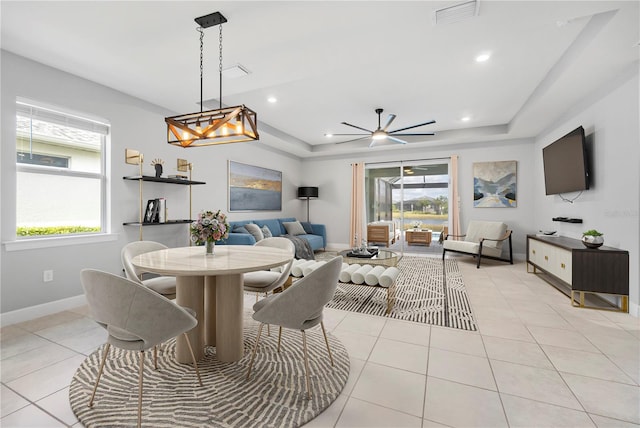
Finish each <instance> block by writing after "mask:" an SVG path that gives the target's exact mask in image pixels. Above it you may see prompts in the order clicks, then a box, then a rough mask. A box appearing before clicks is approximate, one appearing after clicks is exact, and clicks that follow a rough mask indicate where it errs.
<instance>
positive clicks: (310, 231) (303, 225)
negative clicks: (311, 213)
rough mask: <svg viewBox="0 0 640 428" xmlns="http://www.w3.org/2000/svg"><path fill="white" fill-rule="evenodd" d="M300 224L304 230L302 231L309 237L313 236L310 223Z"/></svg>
mask: <svg viewBox="0 0 640 428" xmlns="http://www.w3.org/2000/svg"><path fill="white" fill-rule="evenodd" d="M300 224H301V225H302V228H303V229H304V231H305V232H307V234H309V235H312V234H313V228H312V227H311V223H309V222H308V221H301V222H300Z"/></svg>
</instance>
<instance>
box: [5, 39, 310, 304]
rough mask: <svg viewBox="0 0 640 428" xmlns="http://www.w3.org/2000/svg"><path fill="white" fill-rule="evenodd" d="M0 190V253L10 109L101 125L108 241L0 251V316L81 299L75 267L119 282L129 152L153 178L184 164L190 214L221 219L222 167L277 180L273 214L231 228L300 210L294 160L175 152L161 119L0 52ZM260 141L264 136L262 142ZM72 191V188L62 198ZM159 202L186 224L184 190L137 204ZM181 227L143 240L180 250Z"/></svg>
mask: <svg viewBox="0 0 640 428" xmlns="http://www.w3.org/2000/svg"><path fill="white" fill-rule="evenodd" d="M1 54H2V57H1V66H2V70H1V79H2V81H1V88H2V91H1V101H0V102H1V117H0V120H1V122H0V124H1V134H0V137H1V141H2V146H1V152H0V159H1V162H2V164H1V181H0V195H1V198H0V217H1V219H2V223H1V224H0V239H1V240H2V242H3V244H4V243H6V242H7V241H12V240H13V239H14V237H15V219H16V199H15V198H16V180H15V171H16V170H15V158H16V155H15V147H16V143H15V141H16V139H15V110H16V109H15V102H16V97H22V98H28V99H31V100H34V101H40V102H43V103H46V104H49V105H54V106H60V107H62V108H64V109H67V110H74V111H77V112H84V113H85V114H88V115H91V116H97V117H100V118H103V119H105V120H107V121H109V122H110V123H111V131H112V133H111V142H110V155H111V164H110V168H109V169H110V172H111V180H110V183H109V188H110V192H111V220H110V226H111V232H112V233H113V234H114V235H115V236H114V239H113V240H112V241H108V242H100V243H88V244H82V245H71V246H64V247H52V248H38V249H24V250H17V251H7V246H6V245H2V252H1V258H0V264H1V266H2V272H1V274H0V278H1V279H0V281H1V282H0V289H1V296H0V297H1V308H0V310H1V313H2V314H5V313H7V312H11V311H16V310H19V309H22V308H26V307H31V306H35V305H39V304H43V303H47V302H53V301H57V300H62V299H67V298H70V297H73V296H78V295H81V294H82V289H81V286H80V281H79V273H80V270H81V269H83V268H85V267H92V268H97V269H103V270H106V271H110V272H114V273H120V272H121V269H122V268H121V264H120V249H121V248H122V246H123V245H124V244H125V243H127V242H130V241H135V240H137V239H138V228H136V227H130V226H123V225H122V223H123V222H126V221H136V220H137V219H138V205H139V203H138V194H139V190H138V183H137V182H134V181H125V180H122V177H123V176H126V175H135V174H137V173H138V167H137V166H133V165H127V164H125V162H124V151H125V148H131V149H136V150H139V151H140V152H142V153H143V154H144V156H145V161H144V173H145V174H149V175H153V174H154V169H153V167H152V166H151V164H150V162H151V161H152V160H153V159H155V158H160V159H162V160H164V162H165V163H164V174H165V175H166V174H172V173H176V172H177V171H176V168H175V165H176V159H177V158H183V159H187V160H188V161H190V162H192V163H193V165H194V169H193V179H194V180H198V181H205V182H206V183H207V184H206V185H200V186H193V213H194V215H195V214H196V213H197V212H198V211H199V210H201V209H212V210H215V209H222V210H223V211H227V161H228V160H229V159H231V160H235V161H239V162H245V163H251V164H253V165H258V166H265V167H269V168H272V169H277V170H280V171H282V172H283V197H282V199H283V204H282V211H281V212H263V213H238V214H235V213H234V214H232V216H231V217H232V218H233V219H241V218H274V217H282V216H296V217H299V218H301V216H302V215H303V214H304V215H305V216H306V210H305V207H304V205H303V203H302V201H300V200H298V199H296V190H297V187H298V185H299V183H298V182H297V181H298V177H299V176H300V174H299V168H300V161H299V160H298V159H297V158H295V157H291V156H288V155H284V154H281V153H277V152H275V151H274V150H271V149H268V148H267V147H264V146H263V145H262V144H261V143H248V144H229V145H223V146H219V147H206V148H193V149H182V148H179V147H176V146H172V145H169V144H167V143H166V125H165V124H164V117H165V116H168V115H172V114H176V112H169V111H166V110H164V109H162V108H159V107H157V106H154V105H151V104H149V103H146V102H143V101H141V100H139V99H136V98H133V97H130V96H128V95H125V94H123V93H121V92H118V91H115V90H113V89H110V88H107V87H104V86H101V85H98V84H96V83H93V82H90V81H87V80H84V79H81V78H78V77H77V76H73V75H71V74H68V73H65V72H62V71H60V70H56V69H53V68H50V67H47V66H44V65H42V64H39V63H36V62H33V61H30V60H28V59H26V58H23V57H20V56H16V55H14V54H12V53H9V52H6V51H2V52H1ZM264 138H269V136H264ZM69 191H74V189H69ZM161 196H163V197H166V198H167V204H168V212H169V218H176V217H180V218H188V217H189V214H188V211H189V210H188V204H189V200H188V187H187V186H177V185H176V186H174V185H163V184H158V183H145V186H144V198H145V200H146V199H150V198H156V197H161ZM187 230H188V228H187V225H179V226H176V225H171V226H153V227H147V228H144V238H145V239H152V240H157V241H160V242H164V243H165V244H167V245H169V246H178V245H186V244H187V243H188V232H187ZM48 269H51V270H53V271H54V281H53V282H47V283H44V282H43V280H42V275H43V271H44V270H48Z"/></svg>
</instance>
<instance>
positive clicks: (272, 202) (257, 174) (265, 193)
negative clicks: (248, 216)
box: [229, 160, 282, 212]
mask: <svg viewBox="0 0 640 428" xmlns="http://www.w3.org/2000/svg"><path fill="white" fill-rule="evenodd" d="M281 210H282V172H281V171H276V170H273V169H268V168H261V167H259V166H253V165H247V164H244V163H240V162H234V161H231V160H230V161H229V212H233V211H235V212H238V211H281Z"/></svg>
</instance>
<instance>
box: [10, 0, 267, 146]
mask: <svg viewBox="0 0 640 428" xmlns="http://www.w3.org/2000/svg"><path fill="white" fill-rule="evenodd" d="M0 1H2V0H0ZM195 22H196V23H197V24H198V26H197V28H196V31H198V32H199V33H200V112H199V113H198V112H195V113H187V114H180V115H176V116H171V117H165V118H164V121H165V123H166V124H167V142H168V143H169V144H172V145H175V146H180V147H183V148H186V147H203V146H212V145H217V144H229V143H245V142H251V141H259V140H260V135H259V134H258V119H257V113H256V112H255V111H253V110H251V109H250V108H248V107H247V106H245V105H244V104H242V105H237V106H233V107H223V103H222V77H223V76H222V74H223V70H222V67H223V56H222V43H223V38H222V24H224V23H225V22H227V18H225V17H224V15H222V14H221V13H220V12H214V13H210V14H208V15H205V16H200V17H197V18H195ZM216 25H217V26H219V27H220V28H219V36H218V37H219V39H218V49H219V55H218V74H219V76H220V80H219V84H220V95H219V97H220V98H219V102H220V108H218V109H216V108H214V107H213V106H212V108H207V109H205V108H204V59H205V58H204V30H205V29H207V28H210V27H213V26H216ZM210 65H211V64H209V66H210Z"/></svg>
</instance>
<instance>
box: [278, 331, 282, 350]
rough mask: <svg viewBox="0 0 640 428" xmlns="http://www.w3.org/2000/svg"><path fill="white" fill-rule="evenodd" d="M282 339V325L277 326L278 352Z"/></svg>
mask: <svg viewBox="0 0 640 428" xmlns="http://www.w3.org/2000/svg"><path fill="white" fill-rule="evenodd" d="M281 339H282V326H280V327H279V328H278V352H280V340H281Z"/></svg>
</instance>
